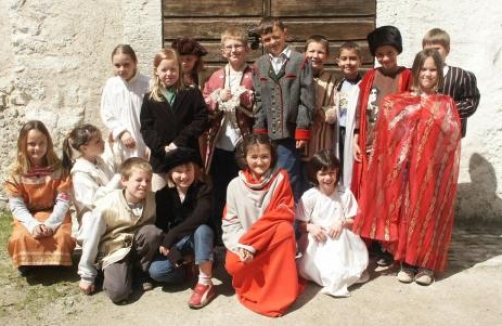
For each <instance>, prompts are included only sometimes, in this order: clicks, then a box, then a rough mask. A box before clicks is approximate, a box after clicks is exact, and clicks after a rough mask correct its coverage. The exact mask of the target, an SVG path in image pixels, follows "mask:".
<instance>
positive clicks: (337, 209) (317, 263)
mask: <svg viewBox="0 0 502 326" xmlns="http://www.w3.org/2000/svg"><path fill="white" fill-rule="evenodd" d="M356 213H357V202H356V199H355V197H354V195H353V194H352V192H351V191H350V190H349V189H346V188H344V187H342V186H340V185H339V186H337V188H336V189H335V191H334V192H333V193H332V194H331V195H330V196H326V195H324V194H323V193H321V192H320V191H319V189H318V188H315V187H314V188H311V189H309V190H308V191H306V192H305V193H304V194H303V196H302V198H301V199H300V202H299V204H298V208H297V212H296V219H297V220H300V221H304V222H310V223H313V224H316V225H319V226H321V227H323V228H324V229H326V230H329V228H330V227H331V226H332V225H333V223H334V222H335V221H336V220H337V219H338V220H343V219H345V218H353V217H354V216H355V215H356ZM299 245H300V249H301V251H302V257H301V258H300V259H298V261H297V263H298V271H299V273H300V275H301V276H302V277H303V278H305V279H307V280H310V281H313V282H315V283H317V284H319V285H321V286H323V289H322V292H323V293H325V294H329V295H332V296H335V297H348V296H350V292H349V291H348V289H347V288H348V287H349V286H351V285H353V284H355V283H357V282H358V281H359V280H360V279H361V276H362V274H363V272H364V271H365V270H366V267H367V266H368V250H367V248H366V245H365V244H364V242H363V241H362V240H361V238H360V237H359V236H358V235H356V234H354V233H352V231H350V230H348V229H346V228H345V229H343V231H342V233H341V235H340V237H339V238H338V239H332V238H330V237H329V236H328V239H327V240H326V241H325V242H324V243H319V242H317V241H315V239H314V238H313V237H312V236H311V235H310V234H309V233H304V234H303V235H302V236H301V237H300V239H299Z"/></svg>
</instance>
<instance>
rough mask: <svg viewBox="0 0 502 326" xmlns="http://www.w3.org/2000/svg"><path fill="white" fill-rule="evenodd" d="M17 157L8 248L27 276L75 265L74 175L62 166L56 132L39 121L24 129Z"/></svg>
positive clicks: (10, 186)
mask: <svg viewBox="0 0 502 326" xmlns="http://www.w3.org/2000/svg"><path fill="white" fill-rule="evenodd" d="M17 149H18V152H17V156H16V159H15V161H14V163H13V165H12V169H11V172H10V175H9V177H8V179H7V181H6V183H5V189H6V192H7V194H8V196H9V207H10V210H11V212H12V215H13V217H14V222H13V230H12V235H11V237H10V239H9V243H8V250H9V254H10V256H11V258H12V261H13V264H14V267H16V268H18V270H19V272H20V274H21V275H25V274H26V272H28V270H30V268H31V267H33V266H48V265H61V266H71V264H72V260H71V254H72V252H73V249H74V248H75V239H74V238H72V236H71V217H70V213H69V211H68V208H69V206H70V196H69V193H70V191H71V178H70V176H69V174H68V173H66V172H65V171H64V170H63V169H62V167H61V161H60V160H59V158H58V157H57V155H56V153H55V152H54V146H53V144H52V139H51V136H50V134H49V132H48V130H47V128H46V127H45V126H44V124H43V123H42V122H40V121H38V120H33V121H28V122H27V123H26V124H24V126H23V127H22V128H21V131H20V133H19V138H18V141H17Z"/></svg>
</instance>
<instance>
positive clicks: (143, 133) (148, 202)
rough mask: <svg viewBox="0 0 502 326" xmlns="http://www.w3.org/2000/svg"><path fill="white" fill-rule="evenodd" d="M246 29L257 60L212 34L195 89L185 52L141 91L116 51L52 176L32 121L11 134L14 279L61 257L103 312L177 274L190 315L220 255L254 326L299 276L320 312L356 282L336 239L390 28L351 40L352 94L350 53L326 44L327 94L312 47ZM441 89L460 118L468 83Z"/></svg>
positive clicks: (269, 31)
mask: <svg viewBox="0 0 502 326" xmlns="http://www.w3.org/2000/svg"><path fill="white" fill-rule="evenodd" d="M258 30H259V34H260V39H261V42H262V44H263V46H264V48H265V49H266V51H267V52H268V53H267V54H265V55H263V56H261V57H260V58H259V59H258V60H257V61H256V62H255V64H254V65H253V66H249V65H248V64H247V61H246V60H247V57H246V56H247V53H248V52H249V48H248V43H247V41H248V35H247V31H244V30H241V29H237V28H229V29H227V30H226V31H225V32H223V33H222V36H221V55H222V56H223V57H224V58H225V59H226V60H227V61H228V64H227V65H225V67H223V68H222V69H220V70H218V71H216V72H214V73H213V74H212V75H211V76H210V77H209V78H208V79H207V78H205V77H204V70H203V61H202V57H203V56H204V55H206V54H207V51H206V50H205V49H204V48H203V47H202V46H201V45H200V44H199V43H198V42H197V41H195V40H193V39H189V38H182V39H178V40H176V41H175V42H173V44H172V49H167V48H166V49H162V50H161V51H159V52H158V53H157V54H156V55H155V57H154V59H153V67H152V70H153V71H152V78H151V80H150V78H148V77H145V76H144V75H142V74H141V73H140V72H139V71H138V69H137V58H136V55H135V53H134V51H133V49H132V48H131V47H130V46H129V45H119V46H117V47H116V48H115V49H114V51H113V53H112V63H113V66H114V69H115V73H116V76H115V77H112V78H110V79H109V80H108V81H107V83H106V85H105V88H104V89H103V96H102V103H101V116H102V119H103V122H104V124H105V125H106V127H107V128H108V129H109V130H110V133H109V134H106V135H102V134H101V132H100V130H99V129H98V128H96V127H95V126H93V125H90V124H84V125H81V126H78V127H76V128H75V129H74V130H72V131H71V132H70V133H69V134H68V136H67V137H66V139H65V141H64V144H63V159H62V160H60V159H59V158H58V156H57V155H56V154H55V152H54V146H53V144H52V140H51V136H50V134H49V132H48V130H47V128H46V127H45V126H44V125H43V123H41V122H39V121H29V122H28V123H26V124H25V125H24V126H23V128H22V129H21V132H20V135H19V139H18V154H17V157H16V160H15V162H14V165H13V168H12V172H11V174H10V176H9V178H8V180H7V182H6V190H7V192H8V195H9V205H10V208H11V211H12V213H13V216H14V229H13V233H12V236H11V239H10V241H9V253H10V255H11V257H12V259H13V262H14V266H15V267H17V268H18V270H19V272H20V273H21V274H22V275H25V274H27V273H30V272H32V271H33V268H34V267H35V266H44V265H63V266H69V265H71V255H72V251H73V249H74V247H75V245H76V243H78V244H79V245H80V246H81V247H82V255H81V258H80V262H79V266H78V273H79V275H80V277H81V281H80V283H79V288H80V289H81V290H82V292H84V293H86V294H91V293H93V292H94V291H96V284H97V280H98V279H99V278H100V277H103V281H102V282H103V284H102V288H103V290H104V291H105V292H106V294H107V295H108V296H109V297H110V299H111V300H112V301H113V302H116V303H119V302H123V301H124V300H127V299H128V297H129V296H130V294H131V291H132V287H133V283H137V284H138V285H139V286H140V287H141V288H142V289H143V290H149V289H151V288H152V286H153V284H152V280H153V281H155V282H158V283H166V284H172V283H179V282H183V281H184V280H186V279H187V278H188V277H189V276H190V274H191V273H192V272H193V270H192V269H193V266H194V264H195V265H196V266H197V267H198V281H197V284H196V286H195V287H194V289H193V293H192V294H191V296H190V299H189V301H188V304H189V306H190V307H191V308H195V309H197V308H201V307H203V306H205V305H206V304H207V303H208V302H210V301H211V300H212V299H213V298H214V297H215V295H216V293H215V288H214V286H213V284H212V281H211V278H212V271H213V265H214V254H213V248H214V245H215V244H216V245H220V244H223V245H224V246H225V248H226V249H227V254H226V259H225V267H226V269H227V271H228V273H229V274H230V275H231V276H232V286H233V288H234V289H235V292H236V295H237V297H238V299H239V301H240V302H241V303H242V304H243V305H244V306H246V307H248V308H249V309H251V310H253V311H256V312H258V313H261V314H264V315H268V316H280V315H282V314H284V313H285V312H286V310H287V309H288V307H290V306H291V304H292V303H293V302H294V301H295V300H296V298H297V297H298V295H300V294H301V293H302V291H303V289H304V287H305V283H304V281H302V278H303V279H307V280H311V281H313V282H315V283H317V284H319V285H321V286H323V290H322V291H323V292H324V293H327V294H329V295H332V296H335V297H344V296H348V295H349V291H348V287H350V286H352V285H353V284H356V283H360V282H366V281H367V280H368V279H369V274H368V273H367V271H366V269H367V266H368V262H369V258H368V250H367V243H365V242H364V241H363V240H362V239H361V238H360V237H359V235H357V234H356V233H354V232H352V226H353V224H354V223H356V225H361V224H363V223H362V222H361V221H360V220H361V219H364V216H361V212H360V210H359V209H358V203H357V200H358V199H359V195H360V193H361V189H363V188H364V183H371V182H372V180H371V176H368V174H367V173H366V174H365V173H364V171H365V165H367V164H368V162H371V157H372V145H373V144H374V138H375V132H374V130H375V126H376V125H377V124H378V116H379V111H382V110H383V109H382V108H380V106H379V104H380V103H381V101H382V98H383V97H384V96H386V95H389V94H393V93H399V92H402V91H406V90H410V89H411V72H410V70H408V69H407V68H404V67H400V66H398V65H397V59H396V58H397V56H398V54H399V53H401V51H402V45H401V35H400V33H399V30H398V29H397V28H395V27H392V26H384V27H380V28H377V29H376V30H375V31H373V32H372V33H370V34H369V35H368V43H369V48H370V51H371V53H372V54H373V55H374V56H375V57H376V59H377V61H378V63H379V64H380V65H381V67H379V68H375V69H372V70H370V71H369V72H367V73H366V74H365V76H364V78H362V75H361V73H360V71H359V69H360V67H361V49H360V47H359V45H358V44H357V43H354V42H346V43H344V44H343V45H342V46H341V47H340V49H339V51H338V56H337V62H338V65H339V67H340V69H341V72H342V74H343V78H342V79H341V80H340V81H337V80H336V79H335V78H334V76H333V75H332V74H331V73H329V72H328V71H326V70H325V69H324V66H325V64H326V63H327V62H328V60H329V50H330V47H329V42H328V40H327V39H326V38H325V37H323V36H320V35H314V36H312V37H310V38H309V39H308V40H307V44H306V47H305V54H301V53H299V52H296V51H295V50H293V49H292V48H291V47H289V46H288V45H287V44H286V38H287V29H286V28H285V26H284V25H283V23H282V22H281V21H280V20H279V19H276V18H265V19H263V20H262V21H261V23H260V25H259V27H258ZM437 35H440V36H437ZM445 35H446V36H447V34H446V33H445V32H444V31H441V30H438V29H434V30H432V31H431V32H429V33H428V34H427V35H426V38H424V47H425V48H426V47H434V48H436V49H437V50H438V52H439V53H440V54H441V55H442V56H443V59H444V58H445V57H446V55H447V54H448V52H449V39H447V37H446V36H445ZM446 67H447V66H446ZM422 69H424V68H423V67H418V70H417V71H421V70H422ZM445 73H446V76H447V77H445V83H443V84H442V85H443V89H440V91H442V92H445V93H448V94H450V95H452V96H453V97H454V99H455V101H457V102H458V103H459V104H458V108H459V111H460V116H461V117H462V118H464V119H465V118H466V117H468V116H469V115H470V114H472V113H474V111H475V109H476V106H477V101H478V100H479V93H477V88H476V85H475V78H474V76H473V75H472V74H471V73H469V72H466V71H463V70H461V69H459V68H455V67H449V69H447V71H446V72H445ZM448 74H450V75H449V76H450V77H448ZM458 76H461V77H458ZM448 78H450V79H448ZM457 78H462V81H460V82H459V81H457V80H456V79H457ZM452 79H455V80H452ZM448 80H449V81H448ZM465 81H468V82H469V85H468V86H467V89H466V88H465V87H466V86H465V85H463V82H465ZM436 86H437V85H436ZM372 94H375V95H376V97H372V96H371V95H372ZM103 136H104V137H103ZM103 138H104V139H103ZM72 184H73V187H72ZM152 190H153V192H152ZM351 190H352V191H351ZM72 201H73V203H74V204H75V207H76V213H77V220H78V223H79V229H78V233H77V235H76V239H75V238H73V237H72V234H71V218H70V214H69V207H70V204H71V202H72ZM295 221H296V222H295ZM364 236H365V237H366V238H374V239H377V240H382V239H379V238H375V237H373V236H372V234H364ZM383 247H384V248H385V249H386V250H387V252H389V251H392V248H391V247H389V246H385V245H384V246H383ZM383 258H385V256H384V257H383ZM300 277H301V278H300ZM431 282H432V281H431ZM431 282H429V284H430V283H431ZM417 283H418V282H417ZM425 283H426V282H421V283H420V284H425ZM425 285H427V284H425Z"/></svg>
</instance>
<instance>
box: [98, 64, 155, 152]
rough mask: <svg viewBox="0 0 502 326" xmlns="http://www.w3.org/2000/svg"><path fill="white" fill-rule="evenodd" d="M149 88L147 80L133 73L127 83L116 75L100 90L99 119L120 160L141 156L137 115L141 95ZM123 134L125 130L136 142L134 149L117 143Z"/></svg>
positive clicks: (144, 148)
mask: <svg viewBox="0 0 502 326" xmlns="http://www.w3.org/2000/svg"><path fill="white" fill-rule="evenodd" d="M149 88H150V78H148V77H146V76H144V75H142V74H140V73H139V72H137V73H136V75H134V77H132V78H131V79H130V80H129V81H128V82H127V81H125V80H124V79H122V78H121V77H119V76H115V77H112V78H110V79H108V81H107V82H106V85H105V88H104V89H103V95H102V97H101V119H102V120H103V122H104V124H105V126H106V127H107V128H108V129H110V131H111V132H112V135H113V140H114V141H115V143H114V145H113V152H114V155H116V156H117V155H119V156H120V157H121V159H122V160H125V159H128V158H129V157H145V153H146V145H145V142H144V141H143V137H142V136H141V132H140V129H141V124H140V120H139V114H140V111H141V104H142V103H143V96H144V95H145V93H147V92H148V91H149ZM124 131H128V132H129V133H130V134H131V136H132V138H134V140H135V141H136V147H135V148H133V149H129V148H127V147H125V146H123V145H122V143H121V142H120V140H119V136H120V135H121V134H122V133H123V132H124Z"/></svg>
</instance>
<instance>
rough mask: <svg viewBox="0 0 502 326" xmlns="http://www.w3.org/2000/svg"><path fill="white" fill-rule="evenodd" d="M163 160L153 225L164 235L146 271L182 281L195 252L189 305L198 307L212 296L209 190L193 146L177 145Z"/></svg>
mask: <svg viewBox="0 0 502 326" xmlns="http://www.w3.org/2000/svg"><path fill="white" fill-rule="evenodd" d="M165 161H166V164H165V165H164V166H165V168H166V172H167V180H166V181H167V183H168V185H167V186H166V187H164V188H162V189H160V190H159V191H157V192H156V193H155V202H156V204H157V220H156V222H155V225H156V226H157V227H159V228H160V229H161V230H162V231H163V232H164V234H163V237H162V241H161V243H160V247H159V250H158V253H157V255H156V257H155V258H154V260H153V262H152V264H151V266H150V269H149V274H150V276H151V278H152V279H153V280H155V281H157V282H162V283H179V282H182V281H183V279H184V278H185V273H186V268H188V266H186V265H187V263H190V259H188V258H187V257H188V256H189V255H193V254H195V264H196V265H198V266H199V281H198V282H197V285H196V286H195V288H194V291H193V293H192V295H191V297H190V299H189V301H188V306H189V307H190V308H192V309H198V308H202V307H204V306H205V305H207V304H208V303H209V302H210V301H211V300H212V299H213V298H214V296H215V291H214V286H213V283H212V282H211V277H212V268H213V241H214V233H213V231H212V229H211V228H210V227H209V226H208V225H207V223H208V222H209V219H210V217H211V214H212V209H211V208H212V204H213V203H212V201H213V197H212V191H211V187H209V186H208V185H206V184H205V183H203V182H202V181H200V180H199V178H198V177H199V175H200V168H201V162H200V157H199V155H198V153H197V152H196V151H195V150H194V149H191V148H186V147H179V148H177V149H175V150H174V151H172V152H170V153H169V154H167V155H166V158H165Z"/></svg>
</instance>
